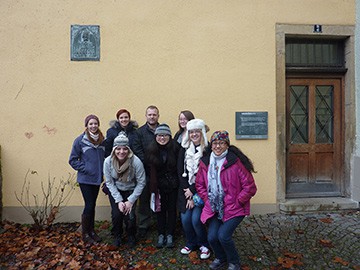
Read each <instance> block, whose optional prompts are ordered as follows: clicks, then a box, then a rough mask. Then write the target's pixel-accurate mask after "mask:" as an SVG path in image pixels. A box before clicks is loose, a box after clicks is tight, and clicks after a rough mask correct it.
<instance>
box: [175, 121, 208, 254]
mask: <svg viewBox="0 0 360 270" xmlns="http://www.w3.org/2000/svg"><path fill="white" fill-rule="evenodd" d="M186 130H187V132H186V134H185V136H184V137H183V139H182V143H181V146H182V149H181V150H180V153H179V159H178V175H179V180H180V186H179V194H178V208H179V211H180V214H181V223H182V226H183V229H184V232H185V237H186V245H185V247H183V248H182V249H181V250H180V252H181V253H182V254H184V255H187V254H189V253H190V252H191V251H193V250H196V249H198V248H199V250H200V258H201V259H208V258H209V257H210V250H209V243H208V241H207V232H206V228H205V225H204V224H202V223H201V221H200V215H201V212H202V208H203V202H202V201H201V199H200V200H199V197H198V196H197V193H196V188H195V178H196V173H197V170H198V167H199V162H200V158H201V157H202V156H203V155H204V153H205V151H206V150H207V146H208V141H207V138H206V131H207V130H208V127H207V126H206V125H205V122H204V121H203V120H201V119H196V118H195V119H193V120H190V121H189V122H188V123H187V124H186Z"/></svg>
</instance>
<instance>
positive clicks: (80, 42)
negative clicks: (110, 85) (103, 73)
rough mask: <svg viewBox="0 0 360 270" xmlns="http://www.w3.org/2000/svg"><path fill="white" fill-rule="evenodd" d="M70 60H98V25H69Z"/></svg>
mask: <svg viewBox="0 0 360 270" xmlns="http://www.w3.org/2000/svg"><path fill="white" fill-rule="evenodd" d="M71 61H100V26H99V25H71Z"/></svg>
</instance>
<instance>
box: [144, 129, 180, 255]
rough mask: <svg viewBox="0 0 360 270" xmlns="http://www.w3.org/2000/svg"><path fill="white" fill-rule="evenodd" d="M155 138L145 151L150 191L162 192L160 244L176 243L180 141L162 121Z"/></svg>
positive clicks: (158, 213)
mask: <svg viewBox="0 0 360 270" xmlns="http://www.w3.org/2000/svg"><path fill="white" fill-rule="evenodd" d="M154 134H155V141H154V142H152V143H151V144H150V145H149V147H148V149H147V152H146V155H145V160H146V164H147V165H148V166H149V171H150V192H151V193H160V204H161V206H160V207H161V209H160V211H158V212H156V217H157V230H158V241H157V244H156V247H157V248H162V247H167V248H172V247H174V239H173V238H174V232H175V225H176V202H177V192H178V186H179V180H178V176H177V167H176V166H177V156H178V149H179V144H177V143H176V142H175V141H174V140H173V139H172V138H171V131H170V127H169V126H168V125H167V124H160V125H159V126H158V127H157V128H156V130H155V133H154Z"/></svg>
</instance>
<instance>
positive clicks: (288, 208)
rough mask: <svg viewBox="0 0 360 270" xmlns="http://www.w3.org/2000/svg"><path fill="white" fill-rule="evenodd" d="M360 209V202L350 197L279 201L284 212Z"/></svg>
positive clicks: (281, 210)
mask: <svg viewBox="0 0 360 270" xmlns="http://www.w3.org/2000/svg"><path fill="white" fill-rule="evenodd" d="M350 209H351V210H354V209H359V202H357V201H354V200H352V199H349V198H342V197H326V198H298V199H287V200H285V201H284V202H281V203H279V210H280V212H282V213H301V212H322V211H338V210H350Z"/></svg>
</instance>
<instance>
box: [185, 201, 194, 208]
mask: <svg viewBox="0 0 360 270" xmlns="http://www.w3.org/2000/svg"><path fill="white" fill-rule="evenodd" d="M194 206H195V204H194V201H193V200H191V199H190V200H187V201H186V209H193V208H194Z"/></svg>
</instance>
